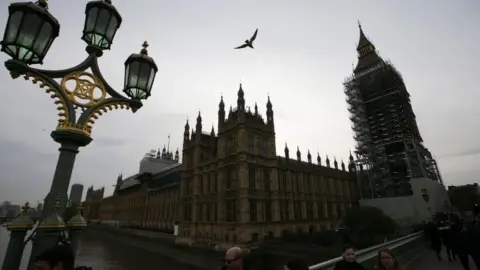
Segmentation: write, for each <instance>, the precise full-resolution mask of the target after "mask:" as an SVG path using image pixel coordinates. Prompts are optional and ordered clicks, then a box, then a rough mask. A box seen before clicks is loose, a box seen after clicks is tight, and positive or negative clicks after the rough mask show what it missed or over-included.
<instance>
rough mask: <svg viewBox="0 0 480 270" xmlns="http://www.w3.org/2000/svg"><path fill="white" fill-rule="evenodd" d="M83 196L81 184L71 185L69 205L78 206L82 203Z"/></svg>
mask: <svg viewBox="0 0 480 270" xmlns="http://www.w3.org/2000/svg"><path fill="white" fill-rule="evenodd" d="M82 196H83V185H82V184H73V185H72V186H71V188H70V198H69V201H70V204H76V205H78V204H80V203H81V202H82Z"/></svg>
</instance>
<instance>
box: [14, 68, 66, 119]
mask: <svg viewBox="0 0 480 270" xmlns="http://www.w3.org/2000/svg"><path fill="white" fill-rule="evenodd" d="M19 75H20V74H18V73H16V74H12V77H13V76H17V77H18V76H19ZM23 77H24V79H25V80H27V81H28V80H30V81H31V82H32V83H34V84H38V85H39V86H40V88H45V92H46V93H47V94H50V97H51V98H52V99H53V100H54V103H55V105H57V111H58V116H59V119H58V125H62V124H65V123H68V122H69V120H70V119H69V111H68V106H67V104H66V100H64V99H63V97H62V96H61V94H60V93H58V92H57V90H56V89H55V87H53V86H52V85H51V84H50V83H49V82H48V81H45V80H43V79H42V78H41V77H37V76H35V75H33V74H31V73H28V72H27V73H25V74H24V76H23Z"/></svg>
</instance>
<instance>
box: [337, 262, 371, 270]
mask: <svg viewBox="0 0 480 270" xmlns="http://www.w3.org/2000/svg"><path fill="white" fill-rule="evenodd" d="M333 270H365V268H364V267H363V266H362V265H361V264H359V263H358V262H347V261H345V260H343V261H339V262H337V264H335V268H333Z"/></svg>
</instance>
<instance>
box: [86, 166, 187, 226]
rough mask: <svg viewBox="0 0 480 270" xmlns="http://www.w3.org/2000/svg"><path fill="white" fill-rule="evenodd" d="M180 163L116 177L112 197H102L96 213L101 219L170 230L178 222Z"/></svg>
mask: <svg viewBox="0 0 480 270" xmlns="http://www.w3.org/2000/svg"><path fill="white" fill-rule="evenodd" d="M181 169H182V164H180V163H175V164H173V165H171V166H170V167H167V168H165V169H164V170H162V171H159V172H156V173H153V174H152V173H148V172H146V173H139V174H135V175H132V176H130V177H127V178H126V179H120V178H119V179H117V187H116V188H115V192H114V193H113V195H112V196H110V197H107V198H104V199H103V200H102V202H101V204H100V208H99V211H98V216H97V217H93V219H97V220H101V221H102V222H118V223H119V224H121V225H124V226H130V227H135V228H142V229H156V230H163V231H165V232H170V233H172V232H173V229H174V225H175V223H176V221H178V218H179V217H178V215H179V214H180V212H179V207H180V204H179V200H180V189H179V186H180V176H181Z"/></svg>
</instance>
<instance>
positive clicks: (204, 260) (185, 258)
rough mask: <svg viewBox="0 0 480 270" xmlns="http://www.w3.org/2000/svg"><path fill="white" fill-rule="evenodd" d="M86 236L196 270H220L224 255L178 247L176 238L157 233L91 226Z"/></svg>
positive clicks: (87, 229)
mask: <svg viewBox="0 0 480 270" xmlns="http://www.w3.org/2000/svg"><path fill="white" fill-rule="evenodd" d="M85 234H89V235H90V236H98V237H105V238H108V239H110V240H112V241H115V242H118V243H119V244H124V245H128V246H131V247H135V248H139V249H142V250H145V251H146V252H150V253H152V255H154V254H155V253H156V254H159V255H162V256H166V257H169V258H171V259H173V260H175V261H178V262H180V263H182V264H186V265H189V266H191V267H192V269H193V268H194V269H196V270H210V269H220V268H221V266H222V258H223V255H224V253H223V252H222V251H216V250H215V249H214V248H203V247H193V246H185V245H178V244H176V243H175V236H174V235H171V234H166V233H160V232H155V231H146V230H137V229H129V228H115V227H111V226H108V225H89V226H88V227H87V228H86V230H85Z"/></svg>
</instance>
